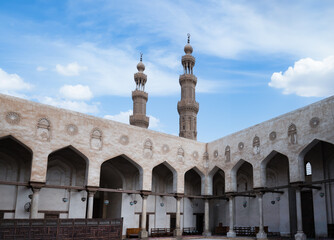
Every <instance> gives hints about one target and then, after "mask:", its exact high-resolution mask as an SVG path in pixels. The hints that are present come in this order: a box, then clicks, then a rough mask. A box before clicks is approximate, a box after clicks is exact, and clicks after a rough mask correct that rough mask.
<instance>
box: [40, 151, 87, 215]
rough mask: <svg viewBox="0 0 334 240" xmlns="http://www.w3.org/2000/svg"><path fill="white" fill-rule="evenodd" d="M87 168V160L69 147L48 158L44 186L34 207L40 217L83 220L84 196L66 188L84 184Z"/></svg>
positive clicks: (85, 197) (85, 194)
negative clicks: (36, 207) (36, 208)
mask: <svg viewBox="0 0 334 240" xmlns="http://www.w3.org/2000/svg"><path fill="white" fill-rule="evenodd" d="M87 165H88V159H87V158H86V157H85V156H84V155H83V154H82V153H81V152H80V151H78V150H77V149H75V148H74V147H72V146H68V147H65V148H62V149H59V150H56V151H54V152H52V153H51V154H50V155H49V156H48V166H47V172H46V183H45V184H46V187H45V188H42V189H41V193H40V200H39V206H38V213H39V214H40V217H43V215H44V218H85V216H86V199H87V193H86V191H78V190H75V189H71V188H70V187H75V186H77V187H84V186H85V185H86V175H87V169H88V166H87ZM48 186H49V187H48ZM51 186H54V187H52V188H50V187H51ZM66 186H68V187H69V188H66Z"/></svg>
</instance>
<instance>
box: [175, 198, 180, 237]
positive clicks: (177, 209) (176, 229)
mask: <svg viewBox="0 0 334 240" xmlns="http://www.w3.org/2000/svg"><path fill="white" fill-rule="evenodd" d="M175 199H176V226H175V230H174V237H181V236H182V231H181V199H182V196H181V195H180V194H176V195H175Z"/></svg>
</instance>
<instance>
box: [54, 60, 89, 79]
mask: <svg viewBox="0 0 334 240" xmlns="http://www.w3.org/2000/svg"><path fill="white" fill-rule="evenodd" d="M56 70H57V72H58V73H59V74H61V75H64V76H78V75H79V74H80V72H82V71H85V70H87V67H85V66H80V65H79V64H78V63H77V62H73V63H69V64H67V65H66V66H63V65H60V64H57V65H56Z"/></svg>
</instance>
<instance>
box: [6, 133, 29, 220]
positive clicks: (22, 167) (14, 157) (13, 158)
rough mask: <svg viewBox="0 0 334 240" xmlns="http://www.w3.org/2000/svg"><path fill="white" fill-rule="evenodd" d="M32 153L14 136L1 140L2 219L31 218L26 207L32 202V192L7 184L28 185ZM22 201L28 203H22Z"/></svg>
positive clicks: (22, 187)
mask: <svg viewBox="0 0 334 240" xmlns="http://www.w3.org/2000/svg"><path fill="white" fill-rule="evenodd" d="M31 161H32V151H31V150H30V149H29V148H28V147H27V146H25V145H24V144H23V143H21V142H20V141H18V140H17V139H15V138H14V137H12V136H7V137H3V138H1V139H0V181H1V182H2V183H1V184H0V196H1V201H0V219H2V218H29V212H27V211H26V210H25V209H24V205H25V204H26V203H29V202H30V199H29V195H30V194H31V190H30V189H28V188H26V187H24V186H15V185H8V184H6V182H20V183H28V182H29V180H30V173H31ZM22 199H26V201H24V202H22Z"/></svg>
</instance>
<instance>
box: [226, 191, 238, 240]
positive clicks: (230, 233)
mask: <svg viewBox="0 0 334 240" xmlns="http://www.w3.org/2000/svg"><path fill="white" fill-rule="evenodd" d="M229 211H230V229H229V231H228V233H227V237H230V238H232V237H236V236H237V235H236V233H235V231H234V229H233V228H234V196H229Z"/></svg>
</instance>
